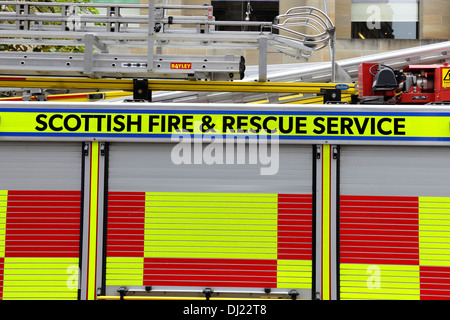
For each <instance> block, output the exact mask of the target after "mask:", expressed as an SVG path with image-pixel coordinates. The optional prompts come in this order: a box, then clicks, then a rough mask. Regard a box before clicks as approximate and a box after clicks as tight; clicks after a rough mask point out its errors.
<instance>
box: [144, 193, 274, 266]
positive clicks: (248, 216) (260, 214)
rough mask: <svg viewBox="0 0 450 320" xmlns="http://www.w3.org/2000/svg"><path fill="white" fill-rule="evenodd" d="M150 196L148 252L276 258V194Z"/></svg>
mask: <svg viewBox="0 0 450 320" xmlns="http://www.w3.org/2000/svg"><path fill="white" fill-rule="evenodd" d="M195 200H198V202H197V201H195ZM262 200H263V201H262ZM145 201H146V207H145V248H144V256H145V257H166V258H193V257H199V258H200V257H203V258H246V259H276V258H277V224H278V221H277V219H278V214H277V207H278V195H277V194H263V195H262V194H253V195H250V196H247V195H242V194H216V193H201V194H199V193H163V192H158V193H153V192H147V193H146V197H145ZM255 229H256V231H255ZM255 235H256V236H264V237H259V238H253V237H254V236H255Z"/></svg>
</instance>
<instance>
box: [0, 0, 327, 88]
mask: <svg viewBox="0 0 450 320" xmlns="http://www.w3.org/2000/svg"><path fill="white" fill-rule="evenodd" d="M0 5H1V6H8V7H6V8H10V10H13V11H12V12H0V19H1V20H2V21H4V22H5V23H2V24H0V39H1V40H0V41H1V43H3V44H15V45H28V46H32V45H63V46H84V47H85V52H84V54H78V55H77V54H71V55H66V56H64V55H60V54H58V53H52V54H51V57H52V65H54V69H52V70H46V71H45V72H43V70H42V65H43V63H44V64H45V62H42V61H41V59H42V58H40V56H41V54H34V53H33V55H28V54H27V55H22V54H15V53H8V56H6V58H9V59H13V60H14V59H16V60H15V63H12V62H11V60H10V61H8V63H5V64H4V65H3V66H2V69H3V70H5V72H6V73H10V74H22V75H24V74H27V75H33V74H39V75H44V74H45V75H54V74H55V73H58V72H60V74H61V73H64V74H67V75H68V76H73V75H86V76H91V77H104V76H109V77H136V76H137V75H139V76H141V77H163V78H171V77H182V76H181V75H180V74H182V75H184V77H185V78H186V77H189V78H194V79H195V78H201V79H212V80H217V79H216V77H217V76H218V74H220V75H221V76H222V78H221V80H224V78H227V80H229V79H240V78H242V73H243V68H242V60H241V57H233V56H231V57H230V56H229V55H224V56H222V57H221V58H218V57H217V56H216V58H215V59H214V61H212V62H211V63H210V60H211V59H212V58H211V57H208V56H206V57H204V56H202V55H199V56H193V55H189V56H187V57H186V56H185V59H184V60H183V59H182V57H183V55H177V57H176V58H177V59H182V60H180V61H178V60H177V59H169V66H170V67H168V65H167V64H165V63H164V62H165V60H164V61H163V60H161V59H165V58H167V57H165V56H161V55H159V54H161V53H162V52H163V50H164V49H166V48H177V49H180V48H181V49H185V48H196V49H198V48H205V49H222V50H223V49H226V50H229V49H239V50H241V49H256V50H258V51H259V58H260V59H259V60H260V63H259V66H260V80H261V81H264V80H265V78H266V70H267V65H266V64H267V53H268V51H271V52H277V53H282V54H286V55H290V56H293V57H295V58H297V59H300V60H307V59H308V58H309V57H310V56H311V54H313V52H314V51H315V50H319V49H321V48H323V47H325V46H326V45H327V44H328V43H330V42H331V41H332V40H333V37H332V34H333V33H334V25H333V23H332V21H331V19H330V18H329V17H328V16H327V15H326V14H325V13H323V12H322V11H320V10H318V9H316V8H313V7H296V8H292V9H290V10H289V11H288V12H286V13H285V14H282V15H279V16H278V17H277V18H276V23H275V24H274V23H272V22H247V21H215V19H214V17H213V15H212V9H213V8H212V6H208V5H203V6H173V5H162V4H156V5H155V10H154V11H153V10H149V14H148V15H141V14H139V15H128V14H127V13H126V12H125V10H130V9H134V10H143V9H144V10H145V9H148V8H149V7H148V5H140V4H136V5H134V4H133V5H131V4H126V5H121V4H120V5H119V4H67V3H51V4H49V3H48V2H26V1H24V2H18V1H0ZM48 6H51V7H52V8H54V10H56V11H60V12H59V13H33V12H32V11H33V10H32V9H31V8H40V7H48ZM91 7H95V8H98V10H99V11H106V13H105V14H103V13H100V14H85V13H83V14H81V13H79V12H80V10H81V9H85V10H86V8H91ZM11 8H12V9H11ZM183 9H186V10H201V11H206V15H204V16H201V15H199V16H193V17H184V16H174V15H172V13H173V12H174V11H173V10H183ZM175 13H176V12H175ZM145 25H147V27H145ZM223 25H225V26H232V25H238V26H241V27H243V28H244V27H249V26H253V27H257V28H258V31H241V32H228V31H217V30H215V27H216V26H223ZM143 26H144V27H143ZM299 27H300V28H306V29H307V30H308V33H302V32H299V31H298V30H299V29H298V28H299ZM274 30H279V31H281V32H280V34H277V32H275V31H274ZM309 30H312V31H309ZM281 33H282V34H281ZM114 46H120V47H130V48H131V47H139V48H148V49H149V50H148V54H147V55H144V54H141V55H139V54H133V55H130V56H127V57H124V56H121V55H117V56H116V55H114V54H111V53H110V48H112V47H114ZM94 47H95V48H97V50H98V51H100V52H101V53H92V52H93V49H94ZM153 48H155V49H156V55H155V56H154V57H153V59H151V56H153ZM43 56H44V58H43V59H45V58H47V57H49V56H50V54H49V53H46V54H45V55H43ZM25 59H26V60H25ZM82 60H84V62H83V63H81V62H80V61H82ZM134 60H135V61H134ZM152 60H153V61H152ZM186 60H188V61H186ZM205 60H206V61H205ZM217 60H218V61H217ZM75 61H77V62H75ZM196 62H197V63H200V62H202V63H201V64H200V65H198V66H194V65H193V64H194V63H196ZM172 63H178V66H179V65H184V67H181V68H179V67H173V65H172ZM190 63H191V64H192V65H190ZM188 66H189V67H190V68H188ZM205 73H206V74H205ZM176 75H178V76H176Z"/></svg>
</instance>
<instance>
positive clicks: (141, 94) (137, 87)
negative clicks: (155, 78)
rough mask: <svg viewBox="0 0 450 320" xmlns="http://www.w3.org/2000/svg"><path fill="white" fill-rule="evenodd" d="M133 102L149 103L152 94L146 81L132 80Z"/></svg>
mask: <svg viewBox="0 0 450 320" xmlns="http://www.w3.org/2000/svg"><path fill="white" fill-rule="evenodd" d="M133 101H135V102H151V101H152V92H151V90H149V89H148V80H147V79H133Z"/></svg>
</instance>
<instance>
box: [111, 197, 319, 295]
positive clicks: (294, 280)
mask: <svg viewBox="0 0 450 320" xmlns="http://www.w3.org/2000/svg"><path fill="white" fill-rule="evenodd" d="M107 230H108V231H107V271H106V272H107V275H106V284H107V285H140V286H142V285H160V286H216V287H217V286H221V287H264V288H304V289H310V288H311V275H312V269H311V268H312V264H311V260H312V197H311V195H288V194H283V195H282V194H280V195H278V194H230V193H155V192H148V193H143V192H110V193H109V200H108V229H107Z"/></svg>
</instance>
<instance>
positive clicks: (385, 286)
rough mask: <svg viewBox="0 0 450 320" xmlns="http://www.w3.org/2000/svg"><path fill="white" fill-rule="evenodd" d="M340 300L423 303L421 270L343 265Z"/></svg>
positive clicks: (400, 267) (416, 268) (396, 266)
mask: <svg viewBox="0 0 450 320" xmlns="http://www.w3.org/2000/svg"><path fill="white" fill-rule="evenodd" d="M340 297H341V299H342V300H347V299H352V300H353V299H371V300H372V299H386V300H388V299H389V300H396V299H400V300H420V267H419V266H407V265H405V266H403V265H369V264H341V268H340Z"/></svg>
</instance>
